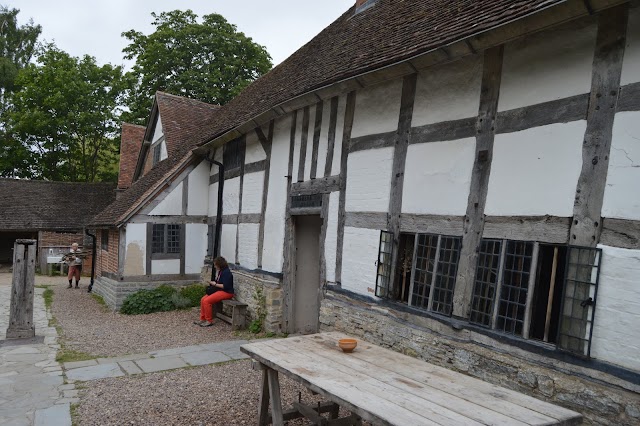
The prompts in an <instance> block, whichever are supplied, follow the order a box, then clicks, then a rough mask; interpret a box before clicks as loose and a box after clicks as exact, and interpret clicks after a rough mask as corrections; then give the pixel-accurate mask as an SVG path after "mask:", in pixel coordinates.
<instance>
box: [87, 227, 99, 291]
mask: <svg viewBox="0 0 640 426" xmlns="http://www.w3.org/2000/svg"><path fill="white" fill-rule="evenodd" d="M84 233H85V234H87V236H89V237H91V239H92V240H93V243H92V247H93V249H92V253H91V282H90V283H89V289H88V290H87V291H88V292H89V293H91V290H92V289H93V277H94V276H95V275H96V236H95V235H93V234H90V233H89V229H85V230H84Z"/></svg>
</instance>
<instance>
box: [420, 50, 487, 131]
mask: <svg viewBox="0 0 640 426" xmlns="http://www.w3.org/2000/svg"><path fill="white" fill-rule="evenodd" d="M481 82H482V57H480V56H471V57H468V58H463V59H461V60H458V61H455V62H452V63H449V64H445V65H442V66H438V67H434V68H429V69H426V70H424V71H420V72H419V73H418V81H417V84H416V98H415V102H414V106H413V118H412V122H411V125H412V126H413V127H416V126H423V125H425V124H432V123H440V122H442V121H452V120H459V119H461V118H469V117H475V116H477V115H478V106H479V103H480V84H481Z"/></svg>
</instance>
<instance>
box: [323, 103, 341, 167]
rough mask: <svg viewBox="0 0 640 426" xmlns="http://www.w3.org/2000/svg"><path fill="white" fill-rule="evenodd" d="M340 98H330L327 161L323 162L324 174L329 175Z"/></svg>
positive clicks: (334, 144)
mask: <svg viewBox="0 0 640 426" xmlns="http://www.w3.org/2000/svg"><path fill="white" fill-rule="evenodd" d="M339 100H340V98H339V97H338V96H334V97H333V98H331V113H330V115H329V134H328V137H327V138H328V141H327V161H325V163H324V176H325V177H329V176H331V169H332V167H333V153H334V150H335V146H336V124H337V122H338V101H339Z"/></svg>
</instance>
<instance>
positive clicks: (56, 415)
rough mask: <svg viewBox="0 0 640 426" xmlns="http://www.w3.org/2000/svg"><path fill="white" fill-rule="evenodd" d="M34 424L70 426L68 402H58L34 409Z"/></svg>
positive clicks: (36, 425)
mask: <svg viewBox="0 0 640 426" xmlns="http://www.w3.org/2000/svg"><path fill="white" fill-rule="evenodd" d="M33 424H34V426H51V425H56V426H58V425H59V426H71V410H70V404H69V403H66V404H58V405H54V406H53V407H49V408H45V409H44V410H38V411H36V416H35V421H34V423H33Z"/></svg>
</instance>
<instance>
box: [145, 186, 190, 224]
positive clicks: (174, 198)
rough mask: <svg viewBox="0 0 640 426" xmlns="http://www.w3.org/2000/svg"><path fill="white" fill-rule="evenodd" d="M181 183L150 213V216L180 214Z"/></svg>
mask: <svg viewBox="0 0 640 426" xmlns="http://www.w3.org/2000/svg"><path fill="white" fill-rule="evenodd" d="M182 186H183V185H182V182H180V183H179V184H178V186H176V187H175V189H174V190H173V191H171V192H170V193H169V194H167V196H166V197H165V198H164V200H162V201H161V202H160V203H159V204H158V205H157V206H156V207H155V208H154V209H153V210H151V212H150V213H149V214H150V215H152V216H175V215H181V214H182Z"/></svg>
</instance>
